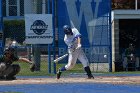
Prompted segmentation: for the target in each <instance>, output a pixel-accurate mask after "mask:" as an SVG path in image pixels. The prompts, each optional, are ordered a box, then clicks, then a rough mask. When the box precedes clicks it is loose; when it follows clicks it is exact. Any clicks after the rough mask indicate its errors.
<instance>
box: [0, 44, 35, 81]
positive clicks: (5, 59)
mask: <svg viewBox="0 0 140 93" xmlns="http://www.w3.org/2000/svg"><path fill="white" fill-rule="evenodd" d="M14 61H21V62H27V63H29V64H31V66H30V70H31V71H33V70H34V69H35V65H34V63H32V62H31V61H30V60H28V59H26V58H19V57H17V55H15V48H13V47H9V48H7V49H5V51H4V55H1V56H0V80H15V79H16V77H15V75H16V74H18V73H19V72H20V66H19V65H18V64H13V62H14Z"/></svg>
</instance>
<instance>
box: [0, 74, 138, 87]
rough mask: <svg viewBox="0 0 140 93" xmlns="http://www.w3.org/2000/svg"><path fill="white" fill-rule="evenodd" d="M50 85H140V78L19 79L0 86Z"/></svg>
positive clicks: (2, 82)
mask: <svg viewBox="0 0 140 93" xmlns="http://www.w3.org/2000/svg"><path fill="white" fill-rule="evenodd" d="M50 83H107V84H138V85H139V84H140V76H96V77H95V79H86V78H85V77H62V78H60V79H59V80H57V79H56V78H55V77H47V78H17V80H12V81H0V85H16V84H50Z"/></svg>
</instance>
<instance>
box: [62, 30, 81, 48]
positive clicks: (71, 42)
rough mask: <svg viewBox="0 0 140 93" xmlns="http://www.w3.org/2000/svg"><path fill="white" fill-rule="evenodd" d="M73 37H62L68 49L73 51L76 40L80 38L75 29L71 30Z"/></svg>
mask: <svg viewBox="0 0 140 93" xmlns="http://www.w3.org/2000/svg"><path fill="white" fill-rule="evenodd" d="M72 33H73V35H66V34H65V36H64V42H65V43H66V44H67V46H68V49H70V50H75V48H76V47H77V43H78V41H77V38H78V37H80V36H81V34H80V33H79V31H78V30H77V29H76V28H72Z"/></svg>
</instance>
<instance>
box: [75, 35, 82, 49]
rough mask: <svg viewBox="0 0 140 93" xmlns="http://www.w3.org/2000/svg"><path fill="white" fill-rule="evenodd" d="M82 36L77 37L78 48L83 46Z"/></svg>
mask: <svg viewBox="0 0 140 93" xmlns="http://www.w3.org/2000/svg"><path fill="white" fill-rule="evenodd" d="M81 46H82V45H81V38H80V37H78V38H77V47H76V49H79V48H81Z"/></svg>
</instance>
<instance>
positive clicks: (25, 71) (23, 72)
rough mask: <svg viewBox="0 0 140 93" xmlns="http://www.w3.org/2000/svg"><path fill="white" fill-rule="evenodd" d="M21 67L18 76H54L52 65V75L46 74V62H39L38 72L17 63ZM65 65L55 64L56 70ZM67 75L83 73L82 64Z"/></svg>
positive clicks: (133, 72)
mask: <svg viewBox="0 0 140 93" xmlns="http://www.w3.org/2000/svg"><path fill="white" fill-rule="evenodd" d="M18 64H19V65H20V66H21V71H20V73H19V74H18V75H19V76H54V75H55V74H54V73H53V64H52V69H51V70H52V73H51V74H49V73H48V64H47V62H46V61H42V62H41V66H40V67H41V70H40V71H35V72H31V71H30V70H29V66H30V65H29V64H27V63H24V62H20V63H18ZM64 65H65V64H56V69H58V68H60V67H62V66H64ZM69 73H85V72H84V69H83V66H82V64H76V65H75V66H74V68H72V69H71V70H69V71H66V72H64V75H65V74H69ZM92 73H102V74H140V71H122V72H92Z"/></svg>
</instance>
